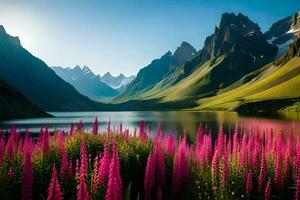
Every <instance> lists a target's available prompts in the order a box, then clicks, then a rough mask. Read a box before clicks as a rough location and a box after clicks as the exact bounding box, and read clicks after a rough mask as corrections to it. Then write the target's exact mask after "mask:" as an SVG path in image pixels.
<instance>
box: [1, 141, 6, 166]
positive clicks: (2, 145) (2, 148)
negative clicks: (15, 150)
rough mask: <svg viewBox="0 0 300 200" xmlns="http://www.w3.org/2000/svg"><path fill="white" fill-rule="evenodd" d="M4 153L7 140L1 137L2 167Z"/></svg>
mask: <svg viewBox="0 0 300 200" xmlns="http://www.w3.org/2000/svg"><path fill="white" fill-rule="evenodd" d="M4 151H5V139H4V138H3V137H2V136H1V137H0V165H1V164H2V162H3V158H4Z"/></svg>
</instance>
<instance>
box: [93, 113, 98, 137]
mask: <svg viewBox="0 0 300 200" xmlns="http://www.w3.org/2000/svg"><path fill="white" fill-rule="evenodd" d="M93 134H94V135H97V134H98V118H97V117H96V118H95V122H94V126H93Z"/></svg>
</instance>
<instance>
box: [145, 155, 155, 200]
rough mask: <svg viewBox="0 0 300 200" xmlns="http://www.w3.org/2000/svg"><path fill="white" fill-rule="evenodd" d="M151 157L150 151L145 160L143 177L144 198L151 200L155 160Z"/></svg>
mask: <svg viewBox="0 0 300 200" xmlns="http://www.w3.org/2000/svg"><path fill="white" fill-rule="evenodd" d="M152 159H153V154H152V153H150V154H149V156H148V160H147V165H146V171H145V178H144V189H145V199H146V200H151V193H152V190H153V187H154V184H155V161H154V160H152Z"/></svg>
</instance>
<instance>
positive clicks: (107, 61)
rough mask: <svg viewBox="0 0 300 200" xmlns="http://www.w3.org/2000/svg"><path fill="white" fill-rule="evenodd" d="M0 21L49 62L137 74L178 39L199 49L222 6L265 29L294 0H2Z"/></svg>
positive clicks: (291, 8) (296, 4) (292, 7)
mask: <svg viewBox="0 0 300 200" xmlns="http://www.w3.org/2000/svg"><path fill="white" fill-rule="evenodd" d="M0 5H1V6H0V24H2V25H4V27H5V28H6V30H7V32H8V33H9V34H11V35H14V36H19V37H20V39H21V43H22V45H23V46H24V47H25V48H27V49H28V50H29V51H30V52H32V53H33V54H34V55H36V56H37V57H39V58H41V59H42V60H44V61H45V62H46V63H47V64H48V65H50V66H65V67H74V66H75V65H87V66H89V67H90V68H91V69H92V70H93V71H94V72H96V73H99V74H101V75H103V74H104V73H105V72H107V71H110V72H111V73H112V74H115V75H116V74H119V73H124V74H125V75H131V74H136V73H137V72H138V70H139V69H141V68H142V67H144V66H145V65H147V64H149V63H150V62H151V60H153V59H155V58H159V57H160V56H161V55H163V54H164V53H165V52H167V51H168V50H171V51H172V52H174V50H175V49H176V47H177V46H178V45H180V43H181V42H182V41H187V42H189V43H190V44H192V45H193V46H194V47H195V48H196V49H197V50H199V49H200V48H201V47H202V45H203V42H204V39H205V38H206V37H207V36H208V35H210V34H211V33H212V32H213V30H214V27H215V25H218V24H219V21H220V17H221V14H222V13H224V12H235V13H238V12H241V13H243V14H245V15H247V16H249V18H250V19H251V20H253V21H255V22H257V23H258V24H259V25H260V26H261V28H262V30H263V31H265V30H266V29H267V28H268V27H269V26H270V25H271V24H272V23H273V22H275V21H276V20H278V19H281V18H283V17H286V16H288V15H291V14H293V13H294V12H296V11H297V10H299V9H300V1H299V0H284V1H283V0H174V1H168V0H151V1H150V0H98V1H96V0H78V1H75V0H48V1H47V0H43V1H38V0H27V1H24V0H19V1H18V0H0Z"/></svg>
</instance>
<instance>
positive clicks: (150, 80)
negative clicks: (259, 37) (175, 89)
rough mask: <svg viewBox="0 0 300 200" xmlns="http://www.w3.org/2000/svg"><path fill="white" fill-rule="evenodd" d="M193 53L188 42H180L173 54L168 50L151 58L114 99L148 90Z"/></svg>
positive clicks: (118, 99) (122, 98) (130, 96)
mask: <svg viewBox="0 0 300 200" xmlns="http://www.w3.org/2000/svg"><path fill="white" fill-rule="evenodd" d="M195 53H196V50H195V49H194V48H193V47H192V46H191V45H190V44H188V43H187V42H182V43H181V45H180V46H179V47H178V48H177V49H176V51H175V52H174V55H172V53H171V52H170V51H168V52H166V53H165V54H164V55H163V56H162V57H160V58H159V59H155V60H153V61H152V62H151V63H150V64H149V65H148V66H146V67H144V68H142V69H141V70H140V71H139V72H138V74H137V76H136V78H135V79H134V80H133V81H132V82H131V83H130V84H129V85H128V86H127V89H126V91H125V92H124V93H123V94H122V95H121V96H120V97H118V98H117V99H116V101H126V100H128V99H131V98H133V97H136V96H138V95H139V94H142V93H143V92H145V91H148V90H149V89H150V88H151V87H153V86H154V85H155V84H156V83H158V82H159V81H161V80H162V79H163V78H164V77H165V76H166V75H167V74H168V73H171V72H172V71H174V70H176V68H177V67H178V66H180V65H182V64H183V63H185V62H186V61H188V60H190V59H191V58H192V57H193V56H194V55H195Z"/></svg>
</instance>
